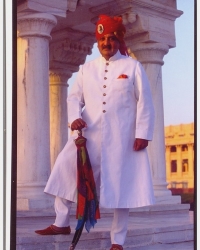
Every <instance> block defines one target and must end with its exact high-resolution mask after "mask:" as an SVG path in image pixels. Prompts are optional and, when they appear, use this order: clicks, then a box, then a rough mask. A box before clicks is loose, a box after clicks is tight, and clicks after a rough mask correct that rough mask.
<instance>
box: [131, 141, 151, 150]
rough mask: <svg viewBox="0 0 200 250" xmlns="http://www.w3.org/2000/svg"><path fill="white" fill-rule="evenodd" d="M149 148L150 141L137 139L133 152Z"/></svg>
mask: <svg viewBox="0 0 200 250" xmlns="http://www.w3.org/2000/svg"><path fill="white" fill-rule="evenodd" d="M147 146H148V140H145V139H140V138H136V139H135V142H134V145H133V150H135V151H139V150H141V149H144V148H146V147H147Z"/></svg>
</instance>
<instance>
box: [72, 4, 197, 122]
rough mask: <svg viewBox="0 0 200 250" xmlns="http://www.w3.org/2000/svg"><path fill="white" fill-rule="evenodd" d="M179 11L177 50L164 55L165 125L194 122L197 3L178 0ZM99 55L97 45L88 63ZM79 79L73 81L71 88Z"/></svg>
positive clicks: (176, 22)
mask: <svg viewBox="0 0 200 250" xmlns="http://www.w3.org/2000/svg"><path fill="white" fill-rule="evenodd" d="M177 9H178V10H182V11H183V12H184V13H183V14H182V15H181V16H180V17H179V18H177V19H176V21H175V32H176V47H175V48H172V49H170V50H169V52H168V54H166V55H165V56H164V59H163V60H164V65H163V67H162V83H163V103H164V124H165V126H168V125H178V124H185V123H191V122H194V1H193V0H177ZM98 56H99V52H98V49H97V47H96V44H94V47H93V52H92V55H89V56H87V58H86V62H87V61H91V60H93V59H94V58H96V57H98ZM75 77H76V73H74V74H73V76H72V77H71V78H70V79H69V81H68V83H69V85H70V86H71V85H72V84H73V82H74V79H75ZM69 91H70V87H69Z"/></svg>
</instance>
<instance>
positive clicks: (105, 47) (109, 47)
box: [102, 45, 111, 49]
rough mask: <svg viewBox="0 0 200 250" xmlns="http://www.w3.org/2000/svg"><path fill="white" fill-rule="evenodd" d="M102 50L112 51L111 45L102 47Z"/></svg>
mask: <svg viewBox="0 0 200 250" xmlns="http://www.w3.org/2000/svg"><path fill="white" fill-rule="evenodd" d="M102 49H111V45H104V46H102Z"/></svg>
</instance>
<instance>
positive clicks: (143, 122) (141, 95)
mask: <svg viewBox="0 0 200 250" xmlns="http://www.w3.org/2000/svg"><path fill="white" fill-rule="evenodd" d="M134 86H135V97H136V100H137V114H136V131H135V138H141V139H146V140H152V139H153V130H154V107H153V101H152V95H151V90H150V84H149V81H148V78H147V75H146V72H145V70H144V68H143V67H142V65H141V64H140V63H139V62H138V63H137V67H136V70H135V82H134Z"/></svg>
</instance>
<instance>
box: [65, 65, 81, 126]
mask: <svg viewBox="0 0 200 250" xmlns="http://www.w3.org/2000/svg"><path fill="white" fill-rule="evenodd" d="M82 71H83V68H82V66H80V69H79V71H78V74H77V77H76V80H75V82H74V84H73V86H72V88H71V91H70V93H69V95H68V97H67V108H68V123H69V124H71V123H72V122H73V121H74V120H76V119H78V118H82V116H81V113H82V108H83V107H84V97H83V73H82Z"/></svg>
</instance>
